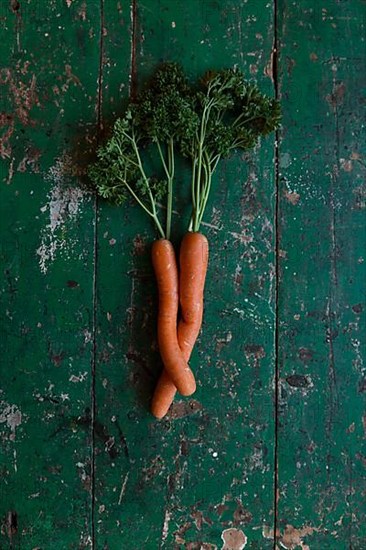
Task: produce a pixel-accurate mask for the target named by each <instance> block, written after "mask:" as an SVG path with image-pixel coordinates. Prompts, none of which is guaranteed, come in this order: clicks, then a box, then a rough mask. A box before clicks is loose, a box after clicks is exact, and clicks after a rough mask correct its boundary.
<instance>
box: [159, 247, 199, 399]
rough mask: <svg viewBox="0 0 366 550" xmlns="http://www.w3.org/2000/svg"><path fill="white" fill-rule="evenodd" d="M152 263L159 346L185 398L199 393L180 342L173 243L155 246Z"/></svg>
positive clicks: (162, 356)
mask: <svg viewBox="0 0 366 550" xmlns="http://www.w3.org/2000/svg"><path fill="white" fill-rule="evenodd" d="M152 263H153V267H154V271H155V275H156V279H157V284H158V291H159V313H158V344H159V350H160V355H161V358H162V361H163V364H164V367H165V369H166V371H167V373H168V374H169V376H170V378H171V380H172V382H173V383H174V385H175V387H176V388H177V390H178V391H179V393H181V394H182V395H191V394H192V393H194V391H195V390H196V382H195V379H194V375H193V372H192V371H191V369H190V368H189V366H188V364H187V361H186V360H185V359H184V357H183V354H182V352H181V350H180V347H179V344H178V338H177V315H178V270H177V265H176V261H175V253H174V248H173V245H172V243H171V242H170V241H169V240H167V239H159V240H158V241H155V242H154V243H153V246H152Z"/></svg>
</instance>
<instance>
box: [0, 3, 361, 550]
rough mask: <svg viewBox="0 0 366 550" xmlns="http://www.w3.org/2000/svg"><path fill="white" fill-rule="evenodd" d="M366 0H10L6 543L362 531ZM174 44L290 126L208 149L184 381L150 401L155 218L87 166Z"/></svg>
mask: <svg viewBox="0 0 366 550" xmlns="http://www.w3.org/2000/svg"><path fill="white" fill-rule="evenodd" d="M365 14H366V4H365V1H364V0H352V1H351V0H323V1H322V2H317V0H296V1H291V2H290V1H288V0H275V1H274V2H273V1H270V0H266V1H264V0H257V1H254V0H221V1H219V0H156V1H154V0H131V1H129V0H119V1H118V0H88V1H84V0H49V1H41V0H19V1H18V0H10V1H9V0H1V3H0V38H1V43H0V64H1V65H0V93H1V96H0V155H1V157H2V159H1V162H0V180H1V181H0V189H1V202H0V228H1V241H0V251H1V265H2V270H1V281H0V292H1V379H0V387H1V389H0V428H1V434H2V435H1V457H0V468H1V470H0V472H1V476H0V483H1V498H0V501H1V502H0V517H1V522H2V523H1V534H0V548H1V549H8V548H9V549H21V550H23V549H25V550H28V549H30V550H36V549H37V550H46V549H47V550H48V549H50V550H51V549H52V550H57V549H60V550H65V549H69V548H70V549H71V548H74V549H81V548H95V549H98V550H99V549H101V550H102V549H103V550H120V549H123V550H124V549H126V550H141V549H147V550H149V549H152V550H154V549H160V548H163V549H167V550H176V549H177V550H178V549H187V550H198V549H203V550H214V549H221V548H222V549H225V550H240V549H241V548H244V547H246V548H250V549H263V550H264V549H270V548H271V549H272V548H287V549H296V548H302V549H303V550H309V549H311V550H326V549H331V550H343V549H345V550H346V549H347V550H348V549H353V550H356V549H357V550H364V549H365V548H366V527H365V526H366V518H365V494H366V485H365V483H364V480H365V478H364V477H363V476H364V473H365V470H364V469H365V465H366V451H365V446H364V443H365V436H366V415H365V412H364V393H365V390H366V378H365V367H364V364H363V356H365V296H364V289H365V281H366V274H365V266H366V262H365V246H366V234H365V206H366V187H365V181H364V177H365V157H364V154H365V147H364V146H365V130H364V122H365V118H364V115H365V111H364V108H365V85H366V77H365V74H366V70H365V68H366V65H365V59H366V52H365V27H364V24H365ZM167 59H170V60H179V61H181V62H182V63H183V65H184V67H185V68H186V69H187V71H188V72H189V73H190V74H191V75H192V76H194V77H195V76H197V75H198V74H199V73H201V72H202V71H203V70H205V69H208V68H221V67H228V66H233V65H234V64H236V65H238V66H239V67H241V68H243V69H244V70H245V72H246V74H247V75H248V77H249V78H251V79H253V80H255V81H257V82H258V83H259V85H260V87H261V89H263V90H264V91H266V92H267V93H269V94H272V95H277V96H278V97H279V98H280V100H281V103H282V107H283V126H282V128H281V130H280V132H279V133H278V135H277V136H273V137H272V138H270V139H268V140H266V141H263V142H262V143H261V144H260V146H258V147H257V149H256V150H255V151H254V152H252V153H250V154H248V155H245V156H243V157H239V156H236V157H233V158H232V159H230V160H228V161H226V162H223V163H222V164H221V166H220V168H219V170H218V173H217V176H216V180H215V185H214V190H213V193H212V199H211V202H210V204H209V207H208V211H207V216H206V224H205V226H204V230H205V233H206V234H207V236H208V238H209V241H210V245H211V261H210V268H209V276H208V282H207V292H206V303H205V321H204V327H203V332H202V335H201V337H200V340H199V343H198V345H197V347H196V351H195V353H194V356H193V359H192V366H193V368H194V370H195V371H196V373H197V378H198V380H199V387H198V391H197V393H196V395H195V396H194V399H190V400H180V401H177V402H176V403H175V406H174V408H173V410H172V412H171V414H170V415H169V417H168V418H167V419H165V420H164V421H162V422H157V421H155V420H154V419H153V418H152V417H151V416H150V415H149V412H148V406H149V399H150V397H151V392H152V389H153V387H154V384H155V381H156V378H157V376H158V372H159V370H160V368H161V365H160V362H159V357H158V353H157V349H156V342H155V316H156V292H155V283H154V279H153V274H152V269H151V266H150V259H149V247H150V244H151V241H152V238H153V233H152V227H151V226H150V225H149V220H148V219H146V218H145V217H144V215H143V213H141V212H140V211H139V209H138V208H137V207H134V206H131V207H128V208H127V207H126V208H123V209H118V208H113V207H111V206H108V205H106V204H103V203H102V202H100V201H97V200H96V198H95V197H94V196H93V195H92V194H90V193H88V192H87V191H85V190H84V188H83V186H82V183H83V181H84V179H85V166H86V165H87V163H88V162H89V159H90V158H93V155H94V152H95V147H96V143H97V142H98V141H100V140H101V139H103V135H105V134H106V133H107V131H108V127H109V126H110V124H111V122H112V121H113V119H114V118H115V117H116V116H117V115H118V114H119V113H121V112H122V111H123V106H124V104H125V101H126V98H127V96H128V95H129V94H133V93H134V91H135V90H136V89H137V88H138V86H139V84H140V83H141V82H142V81H143V79H144V78H145V77H146V76H148V75H149V74H150V73H151V72H152V70H153V68H154V67H155V65H156V63H157V62H159V61H161V60H167ZM362 149H363V151H362ZM184 174H185V171H184V167H182V171H181V175H182V176H181V177H182V180H183V179H184ZM178 210H179V213H177V214H176V215H175V218H174V222H175V234H174V239H175V240H176V241H178V240H179V238H180V237H181V235H182V233H183V231H184V228H185V226H186V220H187V216H186V209H185V202H184V193H183V192H182V197H181V205H178Z"/></svg>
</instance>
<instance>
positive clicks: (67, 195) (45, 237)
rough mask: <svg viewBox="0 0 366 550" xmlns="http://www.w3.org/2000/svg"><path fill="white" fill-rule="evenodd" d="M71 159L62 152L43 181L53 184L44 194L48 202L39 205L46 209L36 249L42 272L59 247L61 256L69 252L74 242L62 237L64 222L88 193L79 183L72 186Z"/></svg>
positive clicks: (71, 218) (76, 212)
mask: <svg viewBox="0 0 366 550" xmlns="http://www.w3.org/2000/svg"><path fill="white" fill-rule="evenodd" d="M72 164H73V163H72V159H71V157H69V156H68V155H66V154H64V155H63V156H62V157H61V158H59V159H57V160H56V162H55V164H54V165H53V166H52V167H51V168H50V169H49V171H48V173H47V174H46V176H45V178H44V179H45V181H46V182H50V183H52V184H53V187H52V188H51V191H50V192H49V194H48V199H49V200H48V202H47V203H46V204H45V205H44V206H42V207H41V209H40V210H41V212H43V213H46V212H48V217H49V223H48V224H47V225H46V226H45V227H44V228H42V231H41V244H40V246H39V247H38V249H37V251H36V252H37V255H38V256H39V266H40V269H41V271H42V273H44V274H46V273H47V271H48V268H49V265H50V264H51V263H52V262H53V261H54V260H55V258H56V253H57V252H58V251H60V252H61V253H63V255H64V257H67V256H68V255H69V254H72V248H73V245H74V244H75V242H73V241H72V240H71V239H70V237H68V238H67V239H66V238H65V230H67V223H68V222H70V221H71V222H76V221H77V219H78V216H79V214H80V210H81V207H82V205H83V203H84V202H85V200H86V199H88V198H90V194H89V193H88V192H86V191H85V190H83V189H81V188H80V186H72V185H70V183H69V180H68V176H69V174H70V172H71V171H72Z"/></svg>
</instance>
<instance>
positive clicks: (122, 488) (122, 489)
mask: <svg viewBox="0 0 366 550" xmlns="http://www.w3.org/2000/svg"><path fill="white" fill-rule="evenodd" d="M129 475H130V472H127V474H126V475H125V478H124V480H123V483H122V487H121V491H120V493H119V498H118V504H121V502H122V499H123V495H124V494H125V491H126V485H127V481H128V476H129Z"/></svg>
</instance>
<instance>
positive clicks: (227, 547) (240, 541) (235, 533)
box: [221, 528, 248, 550]
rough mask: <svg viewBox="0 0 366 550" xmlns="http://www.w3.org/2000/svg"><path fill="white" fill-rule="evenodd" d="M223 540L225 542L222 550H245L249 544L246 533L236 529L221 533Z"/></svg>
mask: <svg viewBox="0 0 366 550" xmlns="http://www.w3.org/2000/svg"><path fill="white" fill-rule="evenodd" d="M221 538H222V540H223V542H224V544H223V545H222V547H221V550H243V548H245V546H246V544H247V542H248V539H247V537H246V535H245V534H244V532H243V531H242V530H241V529H236V528H230V529H225V530H224V531H223V532H222V533H221Z"/></svg>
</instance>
